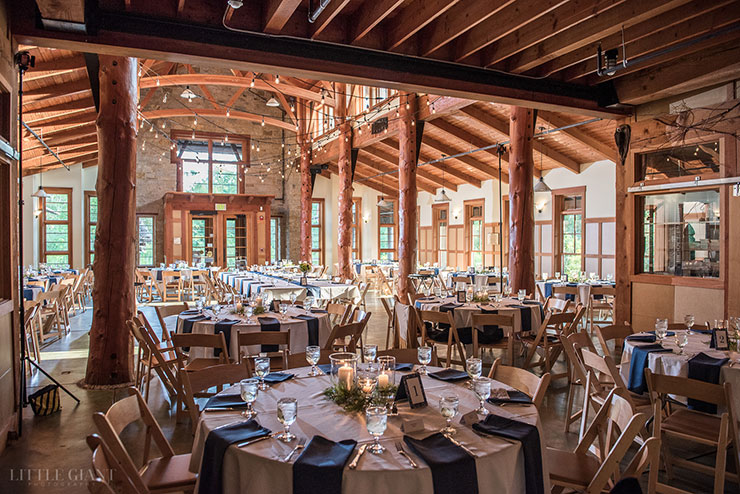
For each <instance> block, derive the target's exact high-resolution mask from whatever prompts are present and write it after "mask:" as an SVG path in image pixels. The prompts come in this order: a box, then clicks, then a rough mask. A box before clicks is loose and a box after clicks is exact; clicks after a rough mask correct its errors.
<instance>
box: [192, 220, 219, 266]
mask: <svg viewBox="0 0 740 494" xmlns="http://www.w3.org/2000/svg"><path fill="white" fill-rule="evenodd" d="M213 242H214V235H213V217H211V216H193V217H192V219H191V222H190V259H191V263H192V264H193V265H196V266H197V265H198V264H199V263H205V265H207V266H210V265H212V264H214V262H215V258H214V249H213Z"/></svg>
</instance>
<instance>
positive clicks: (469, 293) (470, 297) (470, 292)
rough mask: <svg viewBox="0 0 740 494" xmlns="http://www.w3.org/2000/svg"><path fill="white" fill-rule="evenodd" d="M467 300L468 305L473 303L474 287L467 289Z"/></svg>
mask: <svg viewBox="0 0 740 494" xmlns="http://www.w3.org/2000/svg"><path fill="white" fill-rule="evenodd" d="M465 300H466V301H467V302H468V303H471V302H472V301H473V287H469V288H468V289H467V290H466V291H465Z"/></svg>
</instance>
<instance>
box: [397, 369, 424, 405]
mask: <svg viewBox="0 0 740 494" xmlns="http://www.w3.org/2000/svg"><path fill="white" fill-rule="evenodd" d="M401 400H408V401H409V406H410V407H411V408H420V407H425V406H427V397H426V394H424V385H423V384H422V383H421V376H420V375H419V373H418V372H412V373H411V374H406V375H405V376H403V377H402V378H401V382H400V383H399V385H398V392H397V393H396V401H401Z"/></svg>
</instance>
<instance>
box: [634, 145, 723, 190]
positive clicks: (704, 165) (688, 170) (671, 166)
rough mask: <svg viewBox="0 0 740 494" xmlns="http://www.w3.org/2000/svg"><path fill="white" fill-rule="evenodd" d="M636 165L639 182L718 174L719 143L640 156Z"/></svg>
mask: <svg viewBox="0 0 740 494" xmlns="http://www.w3.org/2000/svg"><path fill="white" fill-rule="evenodd" d="M635 165H636V169H637V173H638V176H637V180H638V181H642V180H659V179H667V178H675V177H686V176H694V175H702V174H711V173H718V172H719V166H720V163H719V141H713V142H707V143H704V144H692V145H688V146H679V147H673V148H668V149H661V150H660V151H654V152H650V153H643V154H638V155H636V156H635Z"/></svg>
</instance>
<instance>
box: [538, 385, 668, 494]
mask: <svg viewBox="0 0 740 494" xmlns="http://www.w3.org/2000/svg"><path fill="white" fill-rule="evenodd" d="M646 421H647V416H646V415H645V414H643V413H637V414H633V413H632V410H631V408H630V406H629V403H627V401H626V400H625V399H624V398H622V397H621V396H620V395H619V394H618V393H617V391H616V390H612V391H611V392H610V393H609V394H608V396H607V397H606V400H605V401H604V406H602V407H601V409H600V410H599V413H598V414H597V415H596V417H595V418H594V420H593V422H592V423H591V425H590V426H589V428H588V430H587V431H586V433H585V434H584V435H583V437H582V438H581V439H580V441H579V442H578V446H577V447H576V449H575V451H572V452H571V451H565V450H559V449H554V448H547V450H546V454H547V457H548V458H547V464H548V465H549V468H550V483H551V484H552V485H553V488H552V492H554V493H560V492H563V490H564V489H572V490H574V491H575V492H583V493H588V494H597V493H601V492H604V491H605V490H608V489H609V488H610V486H611V485H613V484H614V483H616V482H617V481H618V480H619V479H620V478H622V477H623V476H624V474H623V473H622V472H620V464H621V462H622V461H623V460H624V458H625V456H626V454H627V452H628V451H629V449H630V447H631V445H632V442H633V441H634V439H635V437H636V436H637V434H638V433H639V432H640V430H642V428H643V427H644V426H645V422H646ZM597 440H598V444H597ZM653 444H655V443H654V442H653V443H651V444H650V445H648V446H645V450H644V451H641V452H638V455H636V457H637V458H638V460H637V461H636V462H635V461H634V458H633V461H632V462H630V464H629V465H628V468H627V469H625V473H629V475H630V476H634V475H636V474H641V473H642V471H644V470H646V469H649V471H650V475H651V477H652V479H651V480H650V482H651V483H653V485H654V482H657V475H658V465H657V462H656V458H655V446H653ZM592 447H593V448H595V450H596V451H597V455H592V454H591V453H589V449H591V448H592ZM646 451H647V452H648V454H647V455H646V454H645V452H646ZM645 456H647V459H648V461H645Z"/></svg>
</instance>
